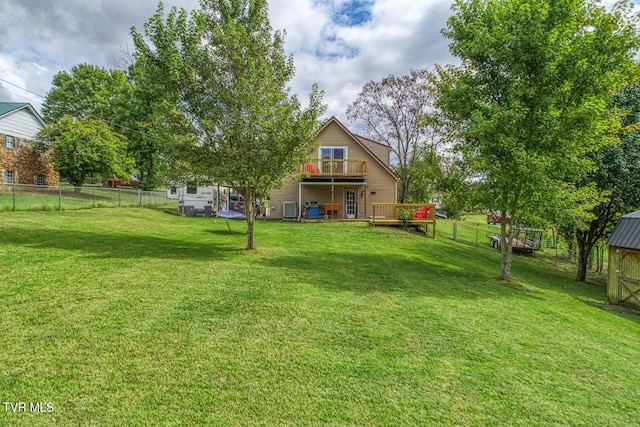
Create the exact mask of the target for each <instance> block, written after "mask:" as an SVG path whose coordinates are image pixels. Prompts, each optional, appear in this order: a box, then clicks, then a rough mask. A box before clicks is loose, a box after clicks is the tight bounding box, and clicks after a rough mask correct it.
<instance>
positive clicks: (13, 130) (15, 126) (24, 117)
mask: <svg viewBox="0 0 640 427" xmlns="http://www.w3.org/2000/svg"><path fill="white" fill-rule="evenodd" d="M40 129H42V124H41V123H40V121H39V120H38V119H36V118H35V117H34V116H33V114H31V113H30V112H29V110H27V109H26V108H22V109H20V110H17V111H15V112H12V113H9V114H7V115H6V116H4V117H2V119H0V133H1V134H3V135H12V136H15V137H17V138H22V139H27V140H31V141H33V140H35V139H36V134H37V133H38V132H39V131H40Z"/></svg>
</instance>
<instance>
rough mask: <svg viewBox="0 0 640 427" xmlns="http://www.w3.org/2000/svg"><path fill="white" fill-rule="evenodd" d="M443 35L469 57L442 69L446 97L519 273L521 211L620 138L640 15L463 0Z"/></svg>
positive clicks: (504, 270)
mask: <svg viewBox="0 0 640 427" xmlns="http://www.w3.org/2000/svg"><path fill="white" fill-rule="evenodd" d="M452 9H453V12H454V13H453V15H452V16H451V17H450V18H449V20H448V22H447V27H446V29H445V30H443V34H444V35H445V36H446V37H447V38H448V39H450V40H451V44H450V49H451V52H452V53H453V54H454V55H455V56H456V57H458V58H460V59H461V62H462V65H460V66H459V67H450V68H448V69H446V71H445V72H443V73H442V74H441V76H440V80H439V84H438V90H439V99H438V105H439V106H440V107H441V108H442V110H443V111H444V113H445V115H446V117H447V118H448V119H449V120H451V121H454V122H457V123H459V124H460V125H459V127H458V130H459V132H458V135H457V138H458V141H459V145H458V149H459V150H460V152H461V153H462V154H463V155H464V157H465V160H466V161H467V162H468V163H469V164H470V165H471V167H472V170H473V171H474V172H476V173H478V174H479V175H480V176H482V178H483V187H484V189H485V190H484V191H483V204H484V206H485V207H487V208H493V209H499V210H501V211H502V212H509V213H510V214H511V219H510V220H509V221H508V222H503V223H502V224H501V232H500V234H501V243H502V244H501V248H502V255H501V258H502V261H501V277H502V278H503V279H505V280H507V279H509V278H510V270H511V259H512V256H511V254H512V251H511V245H512V235H513V234H512V233H513V230H514V227H515V225H516V224H515V221H516V218H518V216H519V215H520V214H521V212H523V211H526V210H527V209H529V208H530V207H531V206H536V205H538V204H540V203H545V202H546V201H548V200H549V199H553V198H557V197H565V198H570V197H584V196H585V195H584V194H578V193H579V192H576V189H575V186H572V185H571V182H575V179H576V178H577V176H579V175H580V174H583V173H585V172H588V171H589V170H591V169H592V168H593V164H592V162H590V161H589V160H588V157H587V155H588V154H589V153H591V152H594V151H597V150H598V149H600V148H602V147H603V146H607V145H611V144H613V143H614V140H615V132H616V131H617V129H618V127H619V121H618V118H617V117H616V114H615V112H614V111H612V110H611V109H609V108H608V103H609V101H610V98H611V94H612V93H614V92H615V91H617V90H619V89H620V88H622V87H623V86H624V85H625V84H627V83H629V82H630V81H632V80H633V79H634V78H635V77H636V75H637V66H636V64H635V62H634V55H635V53H636V51H637V49H638V46H639V39H638V34H637V30H636V25H635V24H636V19H635V16H633V15H632V14H631V11H630V9H629V7H628V5H625V4H619V5H617V6H616V7H614V8H613V9H612V10H610V11H608V10H606V9H605V8H604V7H601V6H599V5H597V3H596V2H592V1H582V0H557V1H553V2H548V1H545V0H512V1H504V0H456V1H455V3H454V4H453V6H452Z"/></svg>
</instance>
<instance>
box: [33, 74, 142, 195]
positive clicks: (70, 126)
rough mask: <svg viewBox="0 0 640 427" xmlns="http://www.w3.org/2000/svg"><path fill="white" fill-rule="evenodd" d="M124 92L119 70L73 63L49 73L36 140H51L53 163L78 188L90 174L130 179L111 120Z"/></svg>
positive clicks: (126, 85)
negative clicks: (43, 124)
mask: <svg viewBox="0 0 640 427" xmlns="http://www.w3.org/2000/svg"><path fill="white" fill-rule="evenodd" d="M129 92H130V88H129V82H128V80H127V75H126V73H125V72H123V71H122V70H106V69H104V68H101V67H97V66H95V65H90V64H78V65H75V66H73V67H72V68H71V71H61V72H59V73H57V74H56V75H55V76H54V77H53V82H52V89H51V90H50V91H49V92H48V93H47V96H46V97H45V100H44V103H43V106H42V114H43V118H44V119H45V121H46V122H47V128H45V129H44V131H43V132H41V133H40V135H39V139H40V141H41V143H42V142H46V143H50V144H51V148H52V150H53V152H52V160H53V164H54V167H55V168H56V170H57V171H58V172H60V173H61V174H62V176H63V177H66V178H68V179H69V181H70V182H71V183H72V184H74V185H75V186H76V189H77V191H79V187H80V186H81V185H82V184H83V183H84V180H85V178H86V177H88V176H91V175H94V174H98V175H100V177H101V178H107V177H108V176H115V177H116V178H130V176H131V171H132V169H133V165H132V163H131V162H130V158H129V155H128V154H127V151H126V150H124V149H123V148H126V146H127V144H126V139H125V138H124V136H123V135H122V134H121V133H120V132H119V130H121V127H120V126H118V125H117V124H116V121H117V120H118V113H119V111H121V110H122V109H121V108H120V106H121V105H122V101H123V99H126V97H127V96H128V93H129ZM83 132H84V134H83Z"/></svg>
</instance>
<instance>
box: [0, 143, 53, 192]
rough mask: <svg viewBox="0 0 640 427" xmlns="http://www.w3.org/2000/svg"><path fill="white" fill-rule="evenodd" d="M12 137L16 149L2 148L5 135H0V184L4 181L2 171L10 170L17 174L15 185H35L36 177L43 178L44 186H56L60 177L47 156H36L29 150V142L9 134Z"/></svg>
mask: <svg viewBox="0 0 640 427" xmlns="http://www.w3.org/2000/svg"><path fill="white" fill-rule="evenodd" d="M9 135H11V136H13V137H14V143H15V144H17V148H6V147H5V146H4V141H5V140H4V139H5V136H6V135H5V134H0V172H1V173H0V183H1V182H3V181H4V171H5V170H11V171H14V172H16V173H17V181H16V183H17V184H31V185H33V184H35V177H36V175H44V176H45V184H46V185H58V184H59V183H60V175H59V174H58V173H57V172H56V171H54V170H53V166H52V165H51V162H50V161H49V156H48V155H47V154H45V155H42V156H38V155H36V154H35V153H34V152H33V150H32V149H31V141H30V140H28V139H25V138H19V137H17V136H16V134H15V133H9Z"/></svg>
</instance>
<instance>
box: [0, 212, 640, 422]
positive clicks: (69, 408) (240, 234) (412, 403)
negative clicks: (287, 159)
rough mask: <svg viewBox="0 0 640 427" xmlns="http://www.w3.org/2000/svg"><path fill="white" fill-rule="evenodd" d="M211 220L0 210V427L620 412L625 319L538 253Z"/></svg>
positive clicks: (628, 381)
mask: <svg viewBox="0 0 640 427" xmlns="http://www.w3.org/2000/svg"><path fill="white" fill-rule="evenodd" d="M447 227H451V225H450V223H448V222H446V221H440V222H439V223H438V228H439V229H441V230H443V231H444V230H446V229H447ZM231 228H232V231H229V230H228V229H227V226H226V224H225V222H224V221H222V220H219V219H210V218H185V217H180V216H176V215H170V214H168V213H165V212H162V211H160V210H153V209H145V208H132V209H124V208H113V209H102V210H101V209H88V210H80V211H63V212H17V213H3V214H0V299H1V301H2V304H1V306H0V315H1V318H2V323H1V324H0V337H2V346H1V350H0V366H1V367H2V370H1V371H0V399H1V400H2V402H5V403H3V405H4V406H2V407H0V425H10V426H13V425H16V426H85V425H92V426H93V425H96V426H146V425H170V426H182V425H265V426H272V425H291V426H300V425H350V426H369V425H375V426H385V425H389V426H397V425H469V426H485V425H510V426H532V425H543V426H544V425H553V426H560V425H563V426H564V425H568V426H631V425H638V420H640V409H639V407H638V404H637V403H638V402H639V401H640V386H639V384H640V369H638V361H639V360H640V339H639V337H640V318H639V316H637V315H633V314H625V313H618V312H615V311H610V310H605V309H603V308H602V305H603V304H604V303H605V289H604V287H603V286H602V285H601V284H595V283H590V284H586V285H585V284H579V283H577V282H574V281H573V280H572V277H573V272H572V271H561V270H559V269H557V268H556V266H555V265H554V263H553V262H551V261H546V260H545V259H546V258H545V257H544V256H538V257H536V258H529V257H522V256H516V257H515V259H514V267H513V273H514V280H513V281H512V282H510V283H504V282H501V281H500V280H499V279H498V276H499V254H498V252H497V251H494V250H489V249H485V248H483V247H475V246H473V245H467V244H463V243H459V242H453V241H451V240H449V239H446V238H443V237H442V238H438V239H436V240H432V239H428V238H425V237H423V236H422V235H420V234H419V233H407V232H405V231H403V230H398V229H391V228H385V227H376V228H372V227H368V226H367V225H366V224H353V223H305V224H299V223H291V222H286V223H285V222H276V221H273V222H268V221H267V222H258V223H257V225H256V229H257V234H256V236H257V244H258V247H259V249H257V250H256V251H252V252H248V251H245V250H244V249H243V248H244V246H245V244H246V236H245V235H244V230H246V225H245V224H244V223H243V222H232V223H231ZM20 402H24V403H25V407H26V409H27V410H26V411H24V412H23V411H18V412H14V411H13V409H12V406H11V404H14V408H19V405H18V404H19V403H20ZM35 402H40V403H41V404H42V410H43V411H44V412H40V413H34V412H30V410H29V405H30V403H35ZM7 403H9V405H8V406H7ZM47 404H49V406H47ZM49 409H51V410H52V411H50V412H46V411H47V410H49Z"/></svg>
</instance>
